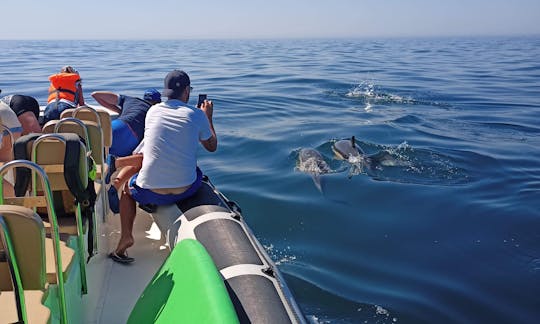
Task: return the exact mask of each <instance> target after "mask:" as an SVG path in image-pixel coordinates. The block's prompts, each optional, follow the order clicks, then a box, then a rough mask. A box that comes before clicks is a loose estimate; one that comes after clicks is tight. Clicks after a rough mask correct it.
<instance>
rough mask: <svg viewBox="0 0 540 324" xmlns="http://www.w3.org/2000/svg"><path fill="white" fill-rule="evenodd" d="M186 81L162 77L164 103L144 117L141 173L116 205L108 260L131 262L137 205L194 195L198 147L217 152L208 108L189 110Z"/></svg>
mask: <svg viewBox="0 0 540 324" xmlns="http://www.w3.org/2000/svg"><path fill="white" fill-rule="evenodd" d="M190 85H191V82H190V79H189V76H188V75H187V74H186V73H185V72H184V71H179V70H174V71H172V72H170V73H169V74H167V76H166V77H165V90H164V91H163V95H164V96H167V97H168V100H167V102H164V103H160V104H157V105H154V106H153V107H152V109H150V110H149V111H148V113H147V115H146V121H145V123H146V127H145V131H144V142H143V146H142V149H141V153H142V155H143V160H142V168H141V170H140V171H139V173H138V174H136V175H134V176H133V177H132V178H131V180H130V181H129V182H128V183H126V185H125V186H124V188H123V191H122V197H121V199H120V224H121V237H120V241H119V242H118V245H117V248H116V250H115V251H114V252H112V253H111V254H110V257H111V258H112V259H113V260H115V261H117V262H122V263H129V262H133V260H134V259H133V258H130V257H128V256H127V254H126V250H127V249H128V248H129V247H130V246H132V245H133V242H134V241H133V235H132V230H133V222H134V221H135V214H136V203H135V202H139V203H140V204H143V205H144V204H150V203H151V204H155V205H168V204H174V203H175V202H177V201H179V200H182V199H185V198H187V197H190V196H191V195H193V194H194V193H195V192H196V191H197V189H198V188H199V187H200V185H201V180H202V172H201V171H200V170H199V169H198V168H197V142H200V143H201V144H202V146H203V147H204V148H205V149H206V150H207V151H209V152H214V151H216V149H217V136H216V132H215V130H214V126H213V122H212V115H213V108H214V106H213V103H212V102H211V101H208V100H205V101H204V102H203V103H202V104H201V108H200V109H198V108H196V107H192V106H188V105H187V102H188V100H189V95H190V92H191V86H190Z"/></svg>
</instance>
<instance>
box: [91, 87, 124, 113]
mask: <svg viewBox="0 0 540 324" xmlns="http://www.w3.org/2000/svg"><path fill="white" fill-rule="evenodd" d="M91 95H92V97H93V98H94V99H96V101H97V102H98V103H99V104H100V105H102V106H103V107H105V108H107V109H110V110H112V111H114V112H115V113H120V112H122V109H120V108H119V107H118V97H119V96H118V94H116V93H114V92H110V91H94V92H92V94H91Z"/></svg>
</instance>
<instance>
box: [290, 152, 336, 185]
mask: <svg viewBox="0 0 540 324" xmlns="http://www.w3.org/2000/svg"><path fill="white" fill-rule="evenodd" d="M297 168H298V170H299V171H302V172H306V173H309V174H311V177H312V178H313V183H314V184H315V186H316V187H317V189H319V191H320V192H322V185H321V177H320V175H321V174H326V173H330V172H332V169H331V168H330V166H328V163H326V161H325V160H324V158H323V156H322V155H321V153H319V152H318V151H317V150H315V149H311V148H303V149H301V150H300V152H299V153H298V166H297Z"/></svg>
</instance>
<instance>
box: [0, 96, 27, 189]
mask: <svg viewBox="0 0 540 324" xmlns="http://www.w3.org/2000/svg"><path fill="white" fill-rule="evenodd" d="M0 124H2V125H4V126H5V127H7V128H8V129H9V131H10V132H11V134H13V142H11V139H10V137H9V133H8V132H6V131H3V130H2V131H1V132H0V162H9V161H11V160H13V143H14V142H15V140H16V139H17V138H19V137H20V136H21V133H22V126H21V123H20V122H19V120H18V119H17V115H15V113H14V112H13V110H11V108H10V107H9V106H8V105H7V104H5V103H4V102H2V101H0ZM6 181H7V182H6ZM14 183H15V181H14V177H13V172H9V173H8V174H7V175H6V177H5V179H4V194H5V196H6V197H10V196H11V197H12V196H14V195H15V192H14V191H13V184H14Z"/></svg>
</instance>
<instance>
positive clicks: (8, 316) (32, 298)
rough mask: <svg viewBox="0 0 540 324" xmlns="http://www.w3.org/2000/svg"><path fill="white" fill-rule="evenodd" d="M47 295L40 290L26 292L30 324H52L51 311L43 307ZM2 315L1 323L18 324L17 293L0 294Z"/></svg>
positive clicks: (0, 312)
mask: <svg viewBox="0 0 540 324" xmlns="http://www.w3.org/2000/svg"><path fill="white" fill-rule="evenodd" d="M45 297H46V294H45V293H44V292H43V291H40V290H25V291H24V301H25V307H26V314H27V319H28V323H32V324H34V323H36V324H40V323H50V321H51V311H50V310H49V309H48V308H47V307H46V306H45V305H43V301H44V300H45ZM0 314H2V318H1V319H0V322H1V323H17V321H18V320H19V318H18V316H17V305H16V303H15V293H14V292H12V291H2V292H0Z"/></svg>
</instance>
